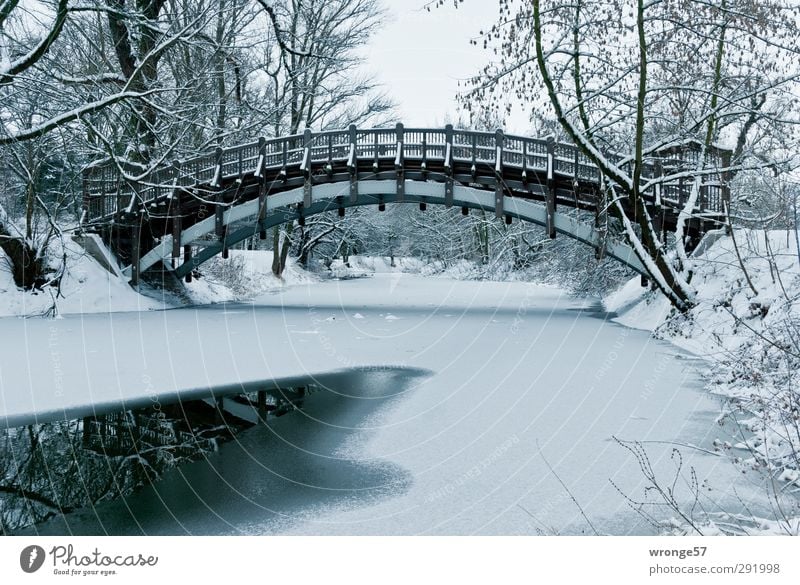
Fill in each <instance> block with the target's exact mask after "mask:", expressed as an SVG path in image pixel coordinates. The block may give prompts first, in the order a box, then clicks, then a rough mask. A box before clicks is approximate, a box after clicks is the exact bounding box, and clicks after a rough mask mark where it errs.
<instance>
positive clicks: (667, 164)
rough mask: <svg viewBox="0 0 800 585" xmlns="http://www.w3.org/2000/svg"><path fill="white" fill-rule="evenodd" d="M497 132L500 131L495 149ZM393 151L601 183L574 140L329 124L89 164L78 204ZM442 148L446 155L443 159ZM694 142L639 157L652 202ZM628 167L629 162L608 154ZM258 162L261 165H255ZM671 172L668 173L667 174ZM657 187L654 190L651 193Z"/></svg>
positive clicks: (683, 191) (720, 155) (711, 160)
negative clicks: (208, 148) (139, 160)
mask: <svg viewBox="0 0 800 585" xmlns="http://www.w3.org/2000/svg"><path fill="white" fill-rule="evenodd" d="M498 136H500V137H501V143H500V147H499V148H498V143H497V140H498ZM398 149H402V158H403V159H416V160H423V161H426V162H427V161H437V162H440V163H445V164H447V163H452V162H453V161H454V162H455V163H461V164H464V163H466V164H468V165H471V167H472V170H473V174H474V173H475V172H476V171H478V170H479V169H481V170H483V169H486V168H489V169H492V170H494V169H495V166H496V164H497V162H498V160H497V159H498V154H499V155H500V156H501V157H502V161H501V167H506V168H514V169H519V170H520V171H521V172H522V174H523V175H525V176H529V175H531V174H537V173H538V174H541V175H544V174H547V173H548V172H549V170H550V169H549V164H550V162H549V161H550V160H552V173H553V176H554V177H556V178H562V179H564V178H566V179H572V180H573V181H574V182H583V183H595V184H598V183H599V182H600V172H599V170H598V168H597V166H596V165H594V163H592V161H591V160H590V159H589V157H587V156H586V155H585V154H584V153H583V152H581V151H580V149H578V148H577V147H576V146H575V145H574V144H568V143H562V142H555V141H553V140H552V139H551V140H542V139H537V138H528V137H523V136H515V135H503V134H502V133H498V132H476V131H472V130H456V129H453V128H452V127H451V126H448V127H446V128H444V129H440V128H407V129H406V128H404V127H403V126H402V125H398V127H397V128H395V129H387V128H375V129H358V128H355V127H351V128H349V129H348V130H334V131H325V132H319V133H311V132H310V131H306V133H304V134H296V135H292V136H286V137H280V138H272V139H265V138H261V139H259V140H258V141H257V142H251V143H248V144H244V145H239V146H234V147H229V148H223V149H218V150H217V151H216V152H212V153H208V154H204V155H201V156H197V157H193V158H190V159H187V160H183V161H176V162H174V163H170V164H166V165H163V166H161V167H158V168H157V169H155V170H154V171H152V172H151V173H149V174H147V175H146V176H145V177H144V178H143V179H140V180H134V178H135V177H137V176H138V175H139V174H141V171H138V172H137V171H130V172H121V170H122V169H121V168H120V166H118V165H117V164H116V163H113V162H111V163H105V164H95V165H90V166H88V167H87V168H86V169H85V171H84V175H83V187H84V208H85V210H86V217H87V219H88V220H89V221H92V220H97V219H103V218H107V217H109V216H113V215H115V214H117V213H119V212H121V211H122V210H124V209H126V208H127V207H128V206H129V204H130V202H131V200H132V198H133V197H134V196H135V197H136V198H137V199H138V200H139V201H140V202H142V203H147V202H150V201H154V200H157V199H160V198H163V197H169V196H171V194H172V193H174V191H175V190H176V189H179V188H186V187H193V186H208V187H210V188H211V189H213V188H215V187H217V185H215V182H219V183H221V182H222V181H223V180H226V179H230V178H232V177H243V176H245V175H247V174H253V175H256V174H259V173H260V172H262V171H264V170H273V171H274V170H280V169H283V170H284V171H285V170H286V169H287V168H289V167H293V166H299V165H301V164H303V162H304V159H305V157H306V153H308V159H309V160H308V164H310V165H312V166H313V165H319V164H323V165H324V164H327V163H335V162H341V161H349V159H350V156H351V152H353V151H355V156H356V158H357V159H360V160H373V161H375V165H376V168H377V164H378V162H380V161H385V160H394V161H398V160H400V158H401V157H399V154H398ZM448 150H449V151H450V154H451V156H452V160H449V161H448V160H446V158H447V153H448ZM700 151H701V150H700V147H699V143H697V142H689V143H684V144H680V145H673V146H671V147H669V148H666V149H664V150H663V151H659V153H658V155H657V156H652V157H650V158H648V159H646V161H645V165H644V172H643V177H644V179H645V180H646V181H648V182H649V183H650V184H651V186H652V187H655V186H656V185H660V188H659V189H655V188H654V189H652V190H651V191H652V193H650V195H649V199H650V200H651V201H655V202H658V203H662V204H667V205H671V206H673V207H678V206H682V205H684V203H685V202H686V200H687V198H688V194H689V192H690V190H691V187H692V181H693V176H692V172H691V171H692V170H696V169H697V168H699V165H698V162H699V156H700ZM609 159H611V160H612V161H613V162H616V163H619V164H620V166H621V167H622V168H623V169H624V170H626V171H627V172H630V167H631V164H632V163H631V162H630V160H627V161H626V160H625V159H624V158H623V157H621V156H613V155H610V156H609ZM729 161H730V151H725V150H722V149H719V148H716V147H713V148H712V149H711V150H710V151H709V152H707V153H706V161H705V163H704V165H703V166H702V168H703V169H711V171H709V170H705V171H703V173H704V174H703V184H702V188H701V193H700V197H699V201H698V205H697V209H698V210H700V211H707V212H712V213H719V212H721V211H722V206H723V202H724V200H725V198H726V197H727V187H726V184H725V183H726V181H725V179H726V176H725V174H724V172H714V171H713V169H719V168H723V169H724V168H726V167H728V166H729ZM259 165H262V168H261V169H259V168H257V167H258V166H259ZM671 177H674V178H671ZM656 191H658V193H657V194H656Z"/></svg>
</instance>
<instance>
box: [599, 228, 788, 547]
mask: <svg viewBox="0 0 800 585" xmlns="http://www.w3.org/2000/svg"><path fill="white" fill-rule="evenodd" d="M734 238H735V240H734ZM734 238H730V237H727V238H724V239H722V240H720V241H718V242H716V243H715V244H713V245H712V246H711V247H710V248H709V249H708V250H707V251H706V252H705V253H704V254H703V255H702V256H701V257H699V258H698V259H697V260H696V262H695V265H694V276H693V279H692V284H693V285H694V286H695V287H696V290H697V299H696V306H695V307H694V308H693V309H692V310H691V311H690V312H689V313H688V314H685V315H684V314H680V313H678V312H676V311H672V310H671V308H670V306H669V303H668V302H667V301H666V299H664V298H663V297H662V296H661V295H660V294H658V293H657V292H654V291H651V290H648V289H643V288H642V287H641V286H640V283H639V279H638V278H637V279H635V280H631V281H630V282H628V283H627V284H625V285H624V286H623V287H622V288H621V289H619V290H618V291H616V292H615V293H613V294H611V295H610V296H609V297H607V298H606V299H605V306H606V308H607V310H609V311H613V312H616V313H617V315H618V316H617V321H618V322H620V323H622V324H624V325H627V326H629V327H635V328H640V329H646V330H649V331H652V332H653V334H654V336H655V337H658V338H661V339H666V340H669V341H671V342H672V343H674V344H676V345H678V346H680V347H683V348H685V349H687V350H689V351H691V352H693V353H695V354H696V355H698V356H701V357H703V358H705V359H706V361H707V364H708V367H707V369H706V370H705V372H704V379H705V382H706V384H707V388H708V389H709V390H710V391H712V392H714V393H715V394H718V395H721V396H724V397H726V398H728V399H730V400H731V401H732V402H731V403H730V407H729V409H728V412H727V413H726V414H725V415H724V416H722V417H720V420H719V422H720V424H721V425H724V426H725V425H726V426H728V427H729V429H730V431H732V432H733V433H734V434H736V435H738V436H739V437H740V440H739V442H738V443H737V442H734V443H733V444H731V443H730V442H726V441H724V440H721V441H718V442H717V444H716V447H717V448H718V450H720V451H722V452H726V453H728V454H729V455H730V457H731V459H732V460H733V461H734V462H735V463H736V464H738V465H741V467H742V469H748V470H757V471H761V472H763V473H764V474H765V476H766V477H771V478H774V479H776V480H777V488H775V487H772V488H769V489H770V490H772V491H773V493H772V494H771V497H773V498H774V499H775V500H776V503H779V504H780V505H779V506H776V508H778V509H781V506H783V507H784V509H783V510H782V511H781V512H780V516H781V518H779V521H778V522H776V521H774V520H773V521H765V522H764V525H763V526H762V529H763V530H764V531H766V532H777V533H787V532H788V533H794V534H798V533H800V508H799V505H798V500H797V499H796V497H795V496H796V493H797V492H796V490H798V489H799V488H800V460H799V458H798V453H799V452H800V401H799V394H798V382H799V381H800V380H799V378H800V376H798V372H800V307H798V303H797V301H798V299H800V256H798V250H797V239H796V234H795V232H793V231H788V232H787V231H785V230H780V231H770V232H764V231H763V230H759V231H756V230H737V231H736V232H735V234H734ZM779 500H780V502H779ZM781 520H782V521H781Z"/></svg>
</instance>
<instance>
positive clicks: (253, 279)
mask: <svg viewBox="0 0 800 585" xmlns="http://www.w3.org/2000/svg"><path fill="white" fill-rule="evenodd" d="M229 253H230V257H229V258H227V259H224V258H222V257H221V256H216V257H214V258H212V259H211V260H209V261H208V262H206V263H205V264H203V265H202V266H201V267H200V271H199V275H200V276H199V278H194V279H193V280H192V282H190V283H187V284H185V293H186V297H187V298H188V299H189V300H190V302H191V303H192V304H195V305H205V304H210V303H219V302H225V301H237V300H246V299H251V298H254V297H257V296H259V295H263V294H266V293H271V292H276V291H279V290H283V289H285V288H286V287H289V286H295V285H298V284H309V283H313V282H316V281H317V280H319V278H318V277H316V276H315V275H313V274H311V273H310V272H307V271H306V270H304V269H303V268H302V266H299V265H298V264H297V263H296V262H295V261H294V260H293V259H292V258H289V259H288V260H287V263H286V269H285V270H284V271H283V274H282V275H281V276H280V277H278V276H275V275H274V274H273V273H272V258H273V254H272V252H271V251H269V250H231V251H230V252H229Z"/></svg>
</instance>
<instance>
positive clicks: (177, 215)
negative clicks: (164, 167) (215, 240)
mask: <svg viewBox="0 0 800 585" xmlns="http://www.w3.org/2000/svg"><path fill="white" fill-rule="evenodd" d="M175 169H176V173H177V175H178V176H177V178H176V180H175V188H174V190H173V192H172V205H171V209H170V215H172V257H173V258H180V255H181V231H182V229H181V227H182V223H183V217H182V216H181V161H175Z"/></svg>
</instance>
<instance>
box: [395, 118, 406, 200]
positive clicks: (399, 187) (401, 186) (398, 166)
mask: <svg viewBox="0 0 800 585" xmlns="http://www.w3.org/2000/svg"><path fill="white" fill-rule="evenodd" d="M403 139H404V130H403V125H402V124H400V123H399V122H398V124H397V153H396V154H395V157H394V172H395V179H396V186H395V193H396V195H397V201H398V202H402V201H403V198H404V196H405V190H406V181H405V177H404V176H403V175H404V173H403V165H404V164H405V161H404V155H403Z"/></svg>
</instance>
